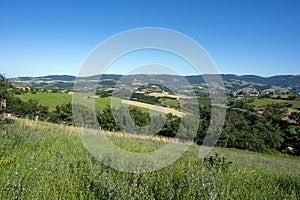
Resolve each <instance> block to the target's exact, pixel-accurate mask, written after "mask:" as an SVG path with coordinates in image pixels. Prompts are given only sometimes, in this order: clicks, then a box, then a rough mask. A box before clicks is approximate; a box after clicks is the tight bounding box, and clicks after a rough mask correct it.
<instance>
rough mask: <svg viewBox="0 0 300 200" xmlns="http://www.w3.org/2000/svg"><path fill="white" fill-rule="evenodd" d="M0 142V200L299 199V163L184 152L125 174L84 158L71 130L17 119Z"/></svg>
mask: <svg viewBox="0 0 300 200" xmlns="http://www.w3.org/2000/svg"><path fill="white" fill-rule="evenodd" d="M108 137H109V140H110V141H111V142H113V143H114V144H115V145H117V146H119V147H120V148H121V149H124V150H127V151H130V152H150V151H154V150H156V149H158V148H160V147H161V146H164V145H165V144H167V143H168V141H165V142H163V141H157V140H153V139H142V138H139V137H125V136H124V134H118V133H115V134H114V133H109V135H108ZM0 141H1V146H0V174H1V178H0V199H180V200H183V199H295V200H296V199H299V198H300V158H299V157H292V156H287V155H283V154H259V153H253V152H248V151H242V150H235V149H221V148H214V150H213V152H212V153H211V155H213V154H214V153H215V152H217V153H218V154H219V157H215V156H214V157H211V158H210V159H206V160H205V161H204V160H203V159H200V158H199V152H198V148H199V146H196V145H192V146H191V147H190V149H189V150H188V151H187V152H186V153H185V154H184V155H183V156H182V157H181V158H180V159H179V160H177V161H175V162H174V163H173V164H171V165H169V166H167V167H165V168H162V169H160V170H158V171H154V172H147V173H126V172H119V171H117V170H115V169H112V168H110V167H108V166H105V165H104V164H103V163H101V162H100V161H99V160H97V159H96V158H95V157H93V156H91V155H90V153H89V152H88V151H87V150H86V148H85V147H84V146H83V144H82V143H81V140H80V139H79V137H78V136H77V134H76V132H75V130H74V128H72V127H64V126H60V125H54V124H47V123H42V122H40V123H39V124H35V123H34V122H32V121H28V120H18V121H16V122H15V124H11V125H6V126H4V127H1V128H0ZM166 142H167V143H166ZM169 142H171V141H169ZM103 159H109V157H107V158H105V157H104V158H103ZM228 160H229V161H231V162H232V163H231V164H229V163H228V162H227V161H228ZM128 162H130V160H128ZM122 164H126V163H120V165H122Z"/></svg>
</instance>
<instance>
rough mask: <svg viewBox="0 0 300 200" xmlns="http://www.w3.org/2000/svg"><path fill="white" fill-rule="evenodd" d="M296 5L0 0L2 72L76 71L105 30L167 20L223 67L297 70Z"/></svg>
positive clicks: (299, 31)
mask: <svg viewBox="0 0 300 200" xmlns="http://www.w3.org/2000/svg"><path fill="white" fill-rule="evenodd" d="M299 10H300V1H298V0H295V1H292V0H287V1H283V0H281V1H276V0H271V1H270V0H263V1H256V0H251V1H250V0H243V1H240V0H236V1H233V0H226V1H225V0H224V1H221V0H206V1H202V0H195V1H184V0H182V1H175V0H160V1H154V0H151V1H150V0H149V1H146V0H142V1H141V0H134V1H133V0H130V1H125V0H124V1H104V0H103V1H101V0H99V1H78V0H73V1H59V0H51V1H46V0H45V1H40V0H39V1H31V0H26V1H22V0H19V1H17V0H0V73H4V74H5V75H6V76H7V77H15V76H27V75H29V76H37V75H47V74H72V75H77V74H78V72H79V69H80V66H81V64H82V63H83V62H84V60H85V59H86V57H87V56H88V55H89V53H90V52H91V51H92V50H93V49H94V48H95V47H96V46H97V45H98V44H99V43H100V42H102V41H103V40H105V39H107V38H109V37H110V36H112V35H114V34H117V33H119V32H122V31H126V30H128V29H133V28H140V27H164V28H169V29H173V30H176V31H179V32H182V33H184V34H186V35H188V36H190V37H191V38H193V39H195V40H196V41H197V42H198V43H199V44H201V45H202V46H203V47H204V48H205V49H206V51H207V52H208V53H209V54H210V56H211V57H212V59H213V60H214V62H215V63H216V65H217V68H218V70H219V72H220V73H231V74H256V75H263V76H271V75H277V74H300V70H299V69H300V12H299ZM136 58H140V57H139V56H136ZM146 60H147V59H146ZM141 61H143V60H141ZM175 61H176V59H175ZM175 61H173V62H175ZM178 63H180V62H178ZM178 63H177V65H178V66H177V67H178V70H179V71H180V73H184V74H191V73H193V72H192V71H189V70H186V69H185V67H184V66H182V67H180V64H178ZM185 70H186V71H185ZM112 72H114V73H126V69H125V68H122V69H119V70H118V69H116V70H115V71H113V70H112Z"/></svg>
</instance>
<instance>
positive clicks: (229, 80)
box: [10, 74, 300, 92]
mask: <svg viewBox="0 0 300 200" xmlns="http://www.w3.org/2000/svg"><path fill="white" fill-rule="evenodd" d="M125 76H126V77H129V78H130V79H131V80H134V79H137V80H145V81H146V80H152V79H159V80H172V79H178V78H185V79H186V80H187V81H188V82H189V83H190V84H192V85H203V84H205V81H204V79H206V78H209V79H210V80H211V79H213V78H214V77H217V76H219V75H214V74H204V75H202V76H200V75H195V76H177V75H147V74H140V75H139V74H138V75H125ZM100 77H101V78H100ZM122 77H123V75H117V74H103V75H101V76H100V75H95V76H87V77H79V78H78V79H79V80H84V81H95V80H102V81H105V80H106V82H109V81H110V85H111V82H115V83H116V82H117V81H118V80H120V79H121V78H122ZM221 77H222V78H223V81H224V85H225V87H226V89H228V90H241V89H244V88H249V87H251V88H254V89H256V90H260V91H262V90H266V89H272V88H273V89H274V90H276V89H277V90H288V91H291V92H300V75H277V76H271V77H261V76H256V75H241V76H239V75H234V74H221ZM75 80H76V77H75V76H71V75H48V76H40V77H16V78H11V79H10V81H11V82H12V84H13V85H15V86H16V85H27V86H30V87H44V88H62V89H72V88H73V83H74V82H75ZM107 80H109V81H107Z"/></svg>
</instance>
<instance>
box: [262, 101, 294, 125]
mask: <svg viewBox="0 0 300 200" xmlns="http://www.w3.org/2000/svg"><path fill="white" fill-rule="evenodd" d="M287 113H288V110H287V108H286V107H285V105H284V104H282V103H272V104H267V105H266V106H265V107H264V111H263V116H265V117H266V118H267V119H268V120H270V121H271V122H273V123H274V124H275V123H280V124H281V123H282V121H283V118H284V117H286V116H287Z"/></svg>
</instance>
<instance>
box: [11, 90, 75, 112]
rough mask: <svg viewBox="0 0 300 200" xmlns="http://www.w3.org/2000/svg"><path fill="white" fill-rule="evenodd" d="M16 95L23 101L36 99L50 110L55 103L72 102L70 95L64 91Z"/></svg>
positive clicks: (53, 107)
mask: <svg viewBox="0 0 300 200" xmlns="http://www.w3.org/2000/svg"><path fill="white" fill-rule="evenodd" d="M16 96H17V97H19V98H20V99H21V100H23V101H28V100H29V99H36V100H38V102H39V103H40V104H42V105H45V106H49V108H50V109H51V110H53V109H55V107H56V106H57V105H61V104H64V103H67V102H72V95H71V94H65V93H37V94H31V93H25V94H21V95H16Z"/></svg>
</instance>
